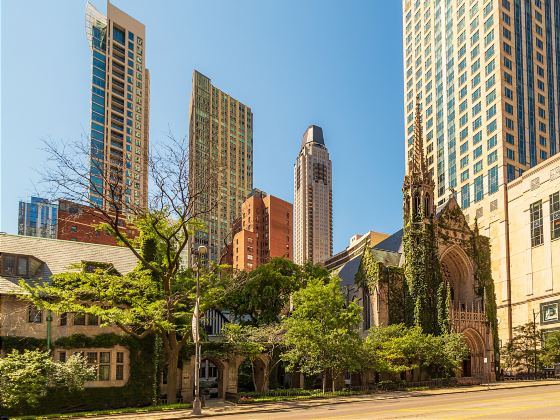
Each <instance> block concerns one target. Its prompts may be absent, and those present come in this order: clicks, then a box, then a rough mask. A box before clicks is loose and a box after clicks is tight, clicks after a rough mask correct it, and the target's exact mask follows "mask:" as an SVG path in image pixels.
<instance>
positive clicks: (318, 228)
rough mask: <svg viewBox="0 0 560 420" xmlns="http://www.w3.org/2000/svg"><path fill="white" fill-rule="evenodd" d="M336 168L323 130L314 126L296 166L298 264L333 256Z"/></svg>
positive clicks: (295, 236)
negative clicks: (333, 166)
mask: <svg viewBox="0 0 560 420" xmlns="http://www.w3.org/2000/svg"><path fill="white" fill-rule="evenodd" d="M332 249H333V241H332V165H331V160H330V159H329V152H328V150H327V148H326V146H325V140H324V138H323V129H322V128H321V127H317V126H316V125H310V126H309V127H308V128H307V130H305V133H304V134H303V138H302V140H301V148H300V152H299V155H298V157H297V160H296V163H295V165H294V262H295V263H297V264H304V263H305V262H307V261H310V262H313V263H323V262H325V261H326V260H327V259H328V258H329V257H331V256H332Z"/></svg>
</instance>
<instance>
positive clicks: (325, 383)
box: [323, 370, 327, 394]
mask: <svg viewBox="0 0 560 420" xmlns="http://www.w3.org/2000/svg"><path fill="white" fill-rule="evenodd" d="M326 391H327V371H326V370H325V371H323V394H324V393H325V392H326Z"/></svg>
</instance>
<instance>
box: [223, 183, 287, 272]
mask: <svg viewBox="0 0 560 420" xmlns="http://www.w3.org/2000/svg"><path fill="white" fill-rule="evenodd" d="M274 257H283V258H287V259H289V260H291V259H292V205H291V204H290V203H288V202H287V201H284V200H281V199H279V198H277V197H274V196H272V195H267V194H266V193H264V192H262V191H259V190H253V192H252V193H251V196H250V197H249V198H247V200H245V202H244V203H243V206H242V208H241V230H240V231H239V232H237V233H236V234H235V236H234V237H233V268H235V269H238V270H253V269H254V268H257V267H258V266H259V265H260V264H264V263H266V262H268V261H269V260H270V258H274Z"/></svg>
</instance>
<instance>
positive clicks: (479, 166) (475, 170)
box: [473, 160, 483, 174]
mask: <svg viewBox="0 0 560 420" xmlns="http://www.w3.org/2000/svg"><path fill="white" fill-rule="evenodd" d="M482 166H483V164H482V161H481V160H479V161H478V162H476V163H475V164H474V167H473V173H475V174H477V173H479V172H480V171H482Z"/></svg>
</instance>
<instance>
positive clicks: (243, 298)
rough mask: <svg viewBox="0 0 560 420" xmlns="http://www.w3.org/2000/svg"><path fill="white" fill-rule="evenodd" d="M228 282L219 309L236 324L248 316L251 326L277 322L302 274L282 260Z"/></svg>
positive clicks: (278, 259)
mask: <svg viewBox="0 0 560 420" xmlns="http://www.w3.org/2000/svg"><path fill="white" fill-rule="evenodd" d="M231 279H232V282H233V284H232V285H231V286H230V287H229V292H228V293H227V294H225V295H224V297H223V298H222V299H221V302H220V306H221V307H222V308H224V309H229V310H231V311H232V312H233V313H234V314H235V315H236V316H237V318H238V320H239V321H240V322H244V321H245V319H246V317H247V316H249V317H250V321H249V323H251V324H254V325H262V324H264V325H266V324H270V323H275V322H279V320H280V316H281V314H282V312H283V311H287V309H288V304H289V302H290V295H291V294H292V293H293V292H295V291H296V290H298V289H300V288H301V287H302V285H303V277H302V271H301V270H300V268H299V267H298V266H297V265H296V264H294V263H293V262H291V261H289V260H287V259H285V258H272V259H271V260H270V261H269V262H268V263H266V264H261V265H259V266H258V267H257V268H256V269H254V270H252V271H250V272H246V273H240V274H239V275H238V276H235V277H232V278H231ZM245 322H246V321H245Z"/></svg>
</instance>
